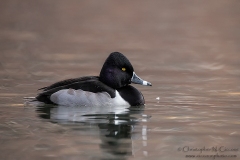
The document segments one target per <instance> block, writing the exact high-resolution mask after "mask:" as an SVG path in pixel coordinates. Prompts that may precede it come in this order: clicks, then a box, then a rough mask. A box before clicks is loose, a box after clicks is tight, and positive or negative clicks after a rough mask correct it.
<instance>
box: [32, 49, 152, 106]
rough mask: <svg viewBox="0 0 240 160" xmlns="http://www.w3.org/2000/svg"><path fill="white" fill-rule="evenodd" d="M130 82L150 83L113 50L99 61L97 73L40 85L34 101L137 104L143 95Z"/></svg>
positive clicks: (61, 103)
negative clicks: (98, 73)
mask: <svg viewBox="0 0 240 160" xmlns="http://www.w3.org/2000/svg"><path fill="white" fill-rule="evenodd" d="M131 82H132V83H136V84H141V85H147V86H151V83H149V82H147V81H144V80H142V79H141V78H139V77H138V76H137V75H136V74H135V72H134V69H133V67H132V65H131V63H130V62H129V60H128V59H127V58H126V57H125V56H124V55H123V54H122V53H119V52H113V53H111V54H110V55H109V57H108V58H107V59H106V61H105V63H104V64H103V67H102V70H101V72H100V75H99V76H87V77H80V78H74V79H67V80H63V81H60V82H57V83H54V84H52V85H50V86H48V87H44V88H41V89H40V90H42V92H41V93H39V94H38V96H37V97H36V100H38V101H40V102H44V103H47V104H58V105H79V106H105V105H114V106H116V105H124V106H137V105H143V104H144V103H145V101H144V97H143V95H142V93H141V92H140V91H138V90H137V89H136V88H134V87H133V86H131V85H129V84H131Z"/></svg>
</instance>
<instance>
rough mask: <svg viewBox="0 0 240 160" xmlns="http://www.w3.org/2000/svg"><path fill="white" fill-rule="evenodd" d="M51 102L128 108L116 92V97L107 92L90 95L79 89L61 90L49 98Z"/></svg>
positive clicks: (127, 104) (68, 104) (126, 103)
mask: <svg viewBox="0 0 240 160" xmlns="http://www.w3.org/2000/svg"><path fill="white" fill-rule="evenodd" d="M50 99H51V101H52V102H54V103H56V104H59V105H65V106H73V105H74V106H130V104H129V103H128V102H126V101H125V100H124V99H123V98H122V97H121V96H120V95H119V93H118V91H117V90H116V97H115V98H111V97H110V95H109V94H108V93H107V92H100V93H92V92H88V91H83V90H81V89H78V90H75V89H63V90H60V91H58V92H56V93H54V94H52V95H51V97H50Z"/></svg>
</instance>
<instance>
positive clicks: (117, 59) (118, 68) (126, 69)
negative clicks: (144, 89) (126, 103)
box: [100, 52, 151, 89]
mask: <svg viewBox="0 0 240 160" xmlns="http://www.w3.org/2000/svg"><path fill="white" fill-rule="evenodd" d="M100 81H102V82H103V83H105V84H106V85H108V86H110V87H112V88H115V89H117V88H121V87H123V86H126V85H128V84H130V83H131V82H133V83H138V84H142V85H151V83H149V82H147V81H143V80H142V79H141V78H139V77H138V76H137V75H136V74H135V72H134V69H133V66H132V64H131V63H130V61H129V60H128V59H127V58H126V57H125V56H124V55H123V54H122V53H120V52H113V53H111V54H110V55H109V57H108V58H107V59H106V61H105V63H104V64H103V67H102V70H101V72H100Z"/></svg>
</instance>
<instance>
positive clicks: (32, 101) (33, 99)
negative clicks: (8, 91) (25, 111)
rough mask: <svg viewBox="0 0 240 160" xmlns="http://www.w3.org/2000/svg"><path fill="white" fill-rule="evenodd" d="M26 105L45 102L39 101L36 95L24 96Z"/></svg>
mask: <svg viewBox="0 0 240 160" xmlns="http://www.w3.org/2000/svg"><path fill="white" fill-rule="evenodd" d="M23 101H24V106H32V105H34V106H35V105H39V104H43V102H39V101H38V100H37V99H36V97H23Z"/></svg>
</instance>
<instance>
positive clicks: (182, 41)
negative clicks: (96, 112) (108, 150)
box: [0, 0, 240, 159]
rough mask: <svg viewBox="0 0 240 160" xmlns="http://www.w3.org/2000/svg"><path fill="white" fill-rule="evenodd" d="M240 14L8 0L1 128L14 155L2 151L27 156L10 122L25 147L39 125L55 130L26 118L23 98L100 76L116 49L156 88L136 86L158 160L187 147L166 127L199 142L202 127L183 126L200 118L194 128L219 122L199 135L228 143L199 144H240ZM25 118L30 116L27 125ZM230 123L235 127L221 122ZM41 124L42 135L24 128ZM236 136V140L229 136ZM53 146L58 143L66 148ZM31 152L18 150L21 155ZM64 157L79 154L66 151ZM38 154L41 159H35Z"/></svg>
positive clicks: (72, 0)
mask: <svg viewBox="0 0 240 160" xmlns="http://www.w3.org/2000/svg"><path fill="white" fill-rule="evenodd" d="M239 16H240V1H238V0H211V1H207V0H181V1H180V0H151V1H145V0H138V1H127V0H122V1H111V0H102V1H96V0H88V1H79V0H69V1H66V0H58V1H49V0H35V1H32V0H21V1H19V0H1V1H0V95H1V96H0V102H1V106H0V110H1V113H2V114H1V115H0V119H1V121H2V124H1V125H2V128H0V129H2V133H3V134H4V135H5V136H3V137H2V141H3V142H5V143H4V144H5V145H2V147H0V149H1V150H2V151H8V152H2V153H6V154H4V155H3V157H5V158H6V157H8V156H7V155H9V153H10V152H9V151H16V150H18V148H17V147H15V148H14V146H15V145H16V143H15V141H11V136H7V135H15V132H14V131H13V130H14V127H15V126H14V125H12V124H11V123H9V122H12V121H14V123H17V124H21V125H22V127H23V128H22V130H21V131H20V133H21V134H20V135H18V134H17V135H15V137H18V136H19V137H20V138H19V139H18V140H19V141H20V142H18V147H20V148H21V147H22V146H24V145H23V144H25V143H27V144H29V145H30V146H31V145H33V146H34V145H35V142H36V141H35V140H36V139H35V138H36V137H34V136H33V137H32V139H31V140H30V141H28V142H25V141H24V139H22V138H23V137H24V136H25V135H26V133H29V132H30V131H31V132H33V133H34V135H36V134H39V136H42V135H41V134H43V133H36V132H34V129H36V128H39V126H45V125H46V124H45V123H42V122H41V123H40V122H39V121H38V120H37V119H38V118H36V117H35V112H34V111H28V112H27V114H26V111H23V110H22V107H23V106H24V103H23V97H27V96H31V97H33V96H35V95H36V94H37V89H38V88H41V87H44V86H46V85H49V84H51V83H53V82H56V81H59V80H63V79H67V78H75V77H81V76H86V75H98V74H99V71H100V70H101V67H102V64H103V63H104V61H105V59H106V57H107V56H108V55H109V54H110V53H111V52H114V51H119V52H122V53H123V54H124V55H126V56H127V57H128V58H129V60H130V61H131V63H132V64H133V67H134V69H135V71H136V73H137V74H138V75H139V76H140V77H141V78H143V79H145V80H147V81H149V82H151V83H152V84H153V87H144V86H139V85H138V86H137V85H136V87H137V88H138V89H139V90H141V91H142V93H143V95H144V96H145V100H146V104H147V107H146V111H145V113H146V114H149V115H153V117H152V119H151V120H152V122H154V123H152V122H151V123H150V122H149V123H148V124H147V126H148V128H150V129H149V132H150V133H149V134H150V137H153V139H152V141H151V140H150V141H148V147H149V152H146V151H145V150H143V155H145V156H146V155H148V156H151V155H152V156H153V157H152V159H154V157H156V156H160V155H161V156H163V157H169V156H170V155H171V156H175V153H176V152H175V150H174V152H173V153H172V152H171V151H172V150H173V149H172V148H171V147H170V148H166V146H178V142H179V141H177V140H176V141H174V142H173V141H171V143H170V144H169V143H168V142H169V139H168V138H169V137H166V136H167V135H166V134H164V135H162V134H161V133H163V132H164V133H166V130H164V131H163V130H158V129H159V128H158V127H159V125H160V126H163V127H166V128H168V127H169V128H170V129H171V128H174V127H176V126H178V127H179V128H178V129H180V130H181V129H182V130H184V131H183V132H184V133H186V132H187V133H186V134H188V133H189V134H191V135H192V136H193V137H195V136H196V137H195V138H196V139H198V137H199V133H196V132H195V131H196V130H197V128H191V127H190V128H188V127H189V126H188V124H185V123H184V124H183V123H178V122H182V121H184V120H185V122H187V121H189V120H190V121H195V120H196V121H195V123H194V124H193V125H192V127H193V126H195V125H197V126H198V127H200V126H201V125H203V123H200V122H202V121H204V120H206V119H205V118H206V117H203V116H202V115H201V114H200V113H207V114H208V115H209V116H210V118H209V119H207V120H208V121H207V122H206V123H207V124H209V125H208V126H202V127H200V128H201V134H200V135H202V134H205V135H212V129H213V126H215V127H216V126H218V127H219V125H221V124H222V125H223V126H224V127H223V128H217V129H216V130H215V131H214V134H216V133H219V134H220V135H218V137H221V136H223V137H222V139H216V138H212V137H210V138H209V137H208V138H209V139H208V138H206V137H204V138H203V137H202V138H199V140H198V141H196V142H195V143H194V144H196V145H195V146H196V147H197V146H199V144H202V143H203V144H202V145H206V144H209V145H210V146H211V145H215V144H221V143H222V142H224V141H225V142H226V141H227V143H229V145H230V146H236V145H237V141H238V140H239V133H240V132H239V129H237V128H239V127H236V126H237V125H239V124H240V123H239V120H238V119H239V108H238V107H239V96H240V86H239V83H240V70H239V67H240V63H239V59H240V53H239V52H240V45H239V44H240V30H239V29H240V20H239ZM156 97H160V101H157V100H156ZM166 106H167V108H164V107H166ZM176 106H177V107H180V108H181V107H184V106H185V107H190V109H192V110H191V111H190V110H187V111H189V112H187V111H186V110H180V109H177V108H175V107H176ZM212 107H220V108H219V109H216V110H215V108H214V109H213V108H212ZM231 107H232V108H231ZM169 110H170V111H172V112H169ZM225 111H226V112H225ZM198 113H199V114H200V115H198ZM172 114H174V116H173V115H172ZM23 115H24V116H25V117H26V118H27V119H22V118H21V117H22V116H23ZM154 115H155V116H154ZM28 116H30V117H28ZM191 116H192V118H191ZM174 117H175V118H174ZM179 117H181V118H180V119H179ZM196 117H198V118H196ZM29 119H31V123H30V122H29ZM223 119H225V120H226V121H227V122H228V123H226V124H225V123H224V124H223V122H222V121H218V120H223ZM34 120H35V121H34ZM213 121H214V123H213ZM216 121H217V122H216ZM35 122H38V123H37V124H34V123H35ZM206 123H204V124H206ZM33 124H34V126H35V127H33V129H29V128H24V126H32V125H33ZM48 125H50V124H48ZM225 125H226V126H228V131H229V133H226V132H227V131H226V126H225ZM4 127H5V129H4ZM18 127H19V126H18ZM205 127H206V128H205ZM6 128H11V129H9V130H8V129H6ZM20 128H21V126H20ZM40 128H41V127H40ZM156 128H158V129H156ZM45 129H46V128H45ZM151 129H152V131H151ZM154 129H155V130H154ZM15 130H16V128H15ZM172 132H174V130H172V131H167V133H169V134H171V133H172ZM199 132H200V131H199ZM156 133H157V134H156ZM231 133H233V135H234V136H235V137H228V136H229V134H231ZM44 134H48V133H45V132H44ZM44 134H43V135H44ZM174 134H175V132H174ZM176 135H177V137H178V136H179V135H178V133H177V134H176ZM45 136H46V135H45ZM53 136H54V137H55V136H56V135H53ZM59 136H60V137H61V136H62V135H59ZM73 137H74V136H73ZM68 138H69V137H68ZM180 138H181V137H180ZM70 140H72V141H74V139H71V138H69V141H68V142H69V145H70ZM164 140H166V141H164ZM178 140H179V139H178ZM216 142H217V143H216ZM53 143H56V146H58V144H57V143H58V142H53ZM59 143H60V142H59ZM62 143H63V142H62ZM160 143H164V145H160ZM6 144H8V145H6ZM75 147H80V148H81V147H82V146H75ZM164 147H165V148H164ZM3 148H4V149H3ZM28 149H29V148H28ZM28 149H26V151H29V150H28ZM150 150H151V151H152V153H151V152H150ZM160 150H161V151H162V152H159V151H160ZM23 153H25V152H24V151H22V152H20V153H19V152H16V153H15V155H13V157H14V156H16V157H17V156H19V155H25V154H23ZM65 153H69V154H71V153H72V152H67V151H66V152H61V154H63V155H65ZM74 153H75V152H74ZM146 153H148V154H146ZM166 153H171V154H166ZM35 154H37V153H33V155H32V157H35V158H36V155H35ZM38 156H40V155H38ZM180 156H182V155H180ZM140 157H141V156H140ZM176 157H178V158H179V155H177V156H176ZM176 157H174V158H176ZM8 158H9V157H8ZM23 158H24V156H23ZM166 159H167V158H166Z"/></svg>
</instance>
